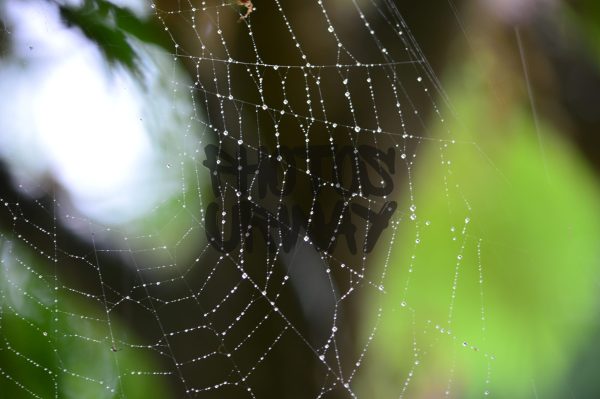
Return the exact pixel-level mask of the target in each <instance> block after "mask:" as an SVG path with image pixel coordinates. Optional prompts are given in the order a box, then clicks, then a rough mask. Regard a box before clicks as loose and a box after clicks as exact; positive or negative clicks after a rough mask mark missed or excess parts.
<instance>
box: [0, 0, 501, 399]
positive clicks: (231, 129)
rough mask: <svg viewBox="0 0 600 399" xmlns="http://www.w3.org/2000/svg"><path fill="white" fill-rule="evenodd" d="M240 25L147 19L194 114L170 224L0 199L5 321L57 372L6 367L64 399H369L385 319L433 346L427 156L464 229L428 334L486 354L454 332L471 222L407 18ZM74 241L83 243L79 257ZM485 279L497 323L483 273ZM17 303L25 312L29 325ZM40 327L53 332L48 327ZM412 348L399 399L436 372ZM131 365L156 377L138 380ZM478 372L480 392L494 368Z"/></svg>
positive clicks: (434, 92) (298, 7)
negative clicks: (444, 303)
mask: <svg viewBox="0 0 600 399" xmlns="http://www.w3.org/2000/svg"><path fill="white" fill-rule="evenodd" d="M242 3H244V2H242ZM242 3H240V4H236V2H230V1H225V2H222V1H201V2H200V1H199V2H188V1H178V2H168V1H164V2H155V3H153V4H152V5H151V9H152V14H153V15H154V16H155V17H156V18H157V19H158V21H160V23H161V26H162V27H163V28H164V30H165V31H166V32H167V34H168V35H169V36H170V38H171V40H172V52H171V54H170V56H171V57H172V63H173V66H174V67H175V66H176V65H184V66H185V67H186V68H187V70H188V71H190V72H191V73H190V74H191V75H192V82H191V83H188V82H181V81H177V80H172V81H171V83H170V84H171V89H172V90H173V92H174V93H176V92H182V91H184V92H189V98H190V101H191V103H192V104H193V107H192V110H191V112H189V115H187V116H186V117H187V118H188V122H186V128H185V130H184V131H181V132H177V134H181V135H185V136H186V140H187V141H186V143H188V144H189V145H186V146H185V147H183V146H182V147H181V148H179V151H178V153H177V154H176V155H175V156H173V159H171V160H169V162H168V163H166V164H165V168H168V169H170V170H171V171H174V172H173V174H172V175H170V176H171V179H172V182H175V183H176V186H177V187H178V188H177V193H176V195H175V202H174V203H175V205H173V202H164V203H161V204H159V205H157V206H156V207H155V208H154V209H153V210H152V211H151V212H150V214H149V215H150V216H149V217H155V216H160V218H162V219H160V220H162V221H164V223H162V224H160V226H158V227H156V226H155V225H153V226H150V227H145V228H142V229H140V230H133V231H132V230H131V229H127V228H126V227H123V226H120V227H119V226H116V227H115V226H105V225H103V224H101V223H98V222H96V221H94V220H93V219H92V218H88V217H85V216H82V215H79V214H77V213H76V212H73V210H72V209H71V207H70V204H69V203H68V201H66V200H65V201H63V200H61V198H63V197H61V196H58V195H56V194H53V195H51V196H50V197H49V199H48V200H43V199H40V200H31V199H27V200H24V198H27V196H23V197H19V196H13V195H11V194H9V193H6V194H4V195H1V197H2V203H3V206H2V211H1V212H2V219H3V226H4V228H5V231H4V232H3V234H2V237H1V238H2V267H3V274H4V276H5V277H4V279H5V281H4V282H3V285H2V287H3V288H2V291H1V292H2V298H3V299H2V301H3V303H4V305H3V306H2V313H1V314H2V319H3V320H4V321H6V320H11V319H13V318H16V319H17V320H20V322H21V323H22V324H23V327H22V328H23V329H27V330H29V331H33V332H34V334H38V335H39V334H42V335H43V336H44V337H48V340H47V346H48V347H49V348H51V350H53V351H54V352H55V355H56V356H55V357H56V359H58V360H56V359H55V360H56V362H55V363H52V365H48V364H45V363H44V362H43V361H42V360H41V358H40V357H39V356H38V355H36V353H35V351H32V350H29V349H28V348H27V347H26V345H24V344H22V343H19V342H17V341H16V340H15V339H14V338H11V336H9V334H7V333H4V334H2V333H0V336H3V339H2V341H3V343H2V346H3V348H2V350H3V351H4V352H5V353H7V356H11V357H13V358H14V359H15V362H19V363H24V364H26V365H27V367H29V368H30V369H31V370H32V371H31V373H32V375H38V374H39V378H41V379H43V380H45V381H49V382H50V383H51V384H52V385H53V391H54V396H55V397H62V393H63V392H64V390H63V388H62V387H63V386H64V385H65V384H68V383H67V382H65V380H69V379H72V380H76V381H77V382H78V384H81V386H82V387H83V388H82V389H83V391H84V392H85V390H86V389H91V388H89V387H97V386H102V387H104V388H106V395H107V397H112V396H116V397H128V396H127V394H126V392H128V390H127V387H128V386H133V385H135V384H144V383H145V381H154V380H157V379H160V380H161V381H163V382H164V383H165V384H166V385H167V386H168V387H169V389H170V390H171V391H172V392H173V393H174V395H175V397H182V396H185V397H219V398H223V397H252V398H265V397H317V398H324V397H357V396H359V394H361V396H365V395H366V396H367V397H368V396H369V393H368V392H361V391H360V386H359V384H357V383H356V381H357V380H360V376H361V372H362V371H363V369H364V368H365V366H364V363H365V361H367V360H368V358H369V354H370V351H369V348H370V345H371V344H372V342H373V341H374V340H376V339H377V337H378V335H377V332H378V325H379V321H380V319H381V317H382V314H383V313H384V312H387V311H398V312H406V314H408V315H409V318H407V319H403V320H412V322H410V321H409V323H412V325H411V327H410V328H412V329H413V330H415V331H416V330H417V329H423V327H422V326H420V325H419V324H418V323H417V321H415V320H416V319H415V314H416V313H417V312H418V311H417V310H415V309H414V308H413V307H411V304H410V302H407V301H408V299H407V298H408V292H409V290H410V288H411V279H410V273H411V272H412V267H413V266H412V261H414V259H415V254H416V253H417V249H418V247H419V245H421V244H422V243H421V231H422V230H423V229H426V228H427V226H429V224H430V223H431V221H428V220H424V219H422V218H421V217H420V216H419V214H418V204H417V201H416V199H415V195H414V169H415V168H417V167H419V162H418V160H419V157H418V156H417V155H418V152H419V151H421V149H422V148H432V147H433V148H439V154H440V160H441V162H440V164H439V165H436V167H438V168H442V169H443V171H444V172H443V174H444V176H446V178H445V180H444V181H443V182H440V183H439V184H444V185H445V186H446V189H445V191H446V195H447V197H448V202H449V203H450V202H451V201H458V202H460V203H461V204H462V206H463V209H464V213H465V217H464V222H463V224H462V225H461V226H457V227H453V228H452V231H451V234H452V236H453V237H454V238H453V239H454V240H455V241H457V242H459V243H460V242H462V243H463V244H462V245H461V246H460V249H459V255H458V260H457V262H456V264H455V267H454V268H453V270H452V276H451V278H450V279H449V280H448V281H446V286H447V287H449V288H450V297H449V303H448V305H449V314H448V320H433V321H431V320H429V324H428V325H427V326H426V327H424V328H425V330H427V331H434V332H436V333H438V334H440V336H441V335H448V336H451V337H452V338H453V339H454V341H457V342H459V343H460V345H459V346H463V345H464V346H465V347H470V348H471V349H476V348H474V347H472V346H471V344H470V343H467V342H464V344H463V339H462V337H456V336H454V335H453V333H452V331H451V326H452V322H453V309H454V306H455V299H456V290H457V283H458V280H459V277H460V273H461V268H460V264H461V262H460V260H461V257H462V252H463V250H464V245H465V244H464V242H465V237H466V236H467V234H468V229H469V218H468V213H469V203H468V201H467V200H466V199H463V198H458V199H457V194H456V193H458V192H460V190H459V187H458V186H456V187H455V182H454V181H451V174H452V168H451V160H449V159H446V158H445V156H446V155H445V154H446V149H447V148H448V146H452V145H460V144H457V143H456V142H455V141H454V140H453V138H452V134H451V132H447V137H437V136H434V135H433V134H431V133H430V132H429V131H428V127H427V126H428V123H426V121H428V120H431V119H434V120H436V121H437V122H439V123H441V124H442V125H443V124H444V123H445V119H444V118H445V116H444V113H445V114H448V115H449V117H452V108H451V104H450V102H449V101H448V99H447V97H446V94H445V93H444V91H443V89H442V87H441V85H440V82H439V81H438V79H437V76H436V74H435V73H434V71H433V70H432V69H431V68H430V66H429V64H428V62H427V60H426V58H425V55H424V54H423V53H422V51H421V49H420V48H419V46H418V44H417V40H416V39H415V37H413V35H412V33H411V30H410V29H409V27H408V26H407V24H406V22H405V20H404V19H403V17H402V15H401V13H400V11H399V9H398V6H397V5H396V4H395V3H394V2H392V1H389V0H386V1H374V0H371V1H358V0H353V1H351V2H340V1H333V0H330V1H322V0H310V1H286V2H284V1H279V0H268V1H259V0H257V1H255V2H254V6H255V9H253V12H252V13H251V14H249V15H248V16H247V17H246V18H244V17H243V16H244V14H245V13H246V10H247V8H246V6H245V5H244V4H242ZM246 4H247V3H246ZM463 145H464V144H463ZM421 167H427V165H425V166H423V165H421ZM24 191H26V190H24ZM434 222H435V221H434ZM6 226H9V227H8V229H6ZM65 226H71V227H65ZM72 226H77V234H75V236H77V237H80V239H81V242H70V238H71V237H73V233H72V231H71V232H70V231H69V228H71V229H72ZM405 226H410V228H405ZM402 234H412V235H414V238H412V240H413V241H414V252H413V253H411V254H404V255H403V259H407V260H408V262H407V263H402V264H400V263H398V262H397V261H396V260H395V258H394V257H393V256H392V248H393V247H394V245H395V243H396V242H397V240H398V236H399V235H402ZM67 237H69V238H67ZM27 248H28V249H29V250H31V251H32V252H33V253H34V254H35V259H34V257H33V256H28V255H27V254H26V249H27ZM82 248H84V249H82ZM90 249H91V250H90ZM123 265H126V268H127V270H123ZM398 268H401V269H402V270H406V271H407V273H408V274H407V277H406V280H405V289H404V296H403V297H398V298H395V299H394V301H395V303H396V304H397V307H396V308H395V309H392V310H390V309H383V308H382V307H377V306H374V307H373V308H365V306H366V305H365V304H366V303H367V304H371V305H372V303H371V302H368V301H366V300H365V298H366V297H368V296H372V295H375V296H385V295H388V294H387V291H386V284H387V283H388V279H387V276H388V275H389V274H390V269H398ZM479 277H480V279H479V281H480V284H481V298H482V305H481V317H482V320H485V316H486V315H485V308H484V306H483V288H482V287H483V285H482V284H483V266H482V264H481V260H479ZM32 281H35V282H32ZM15 295H17V296H19V297H20V298H21V299H19V300H18V301H16V302H15V300H14V299H10V298H11V297H14V296H15ZM19 301H23V302H32V303H34V305H35V306H34V308H35V309H36V310H35V312H34V313H35V314H33V315H32V314H27V311H26V310H25V308H24V307H23V306H21V305H19V303H17V302H19ZM73 303H78V305H77V306H73ZM369 306H370V305H369ZM361 314H367V315H369V317H363V318H361V317H360V315H361ZM45 318H48V319H49V320H50V321H49V325H51V326H53V330H51V331H46V330H44V328H42V327H40V325H42V324H43V322H42V321H41V320H44V319H45ZM365 319H366V320H365ZM65 323H66V324H65ZM366 324H368V325H366ZM65 325H77V327H73V330H75V332H73V331H70V330H69V331H67V330H66V329H65V327H64V326H65ZM88 325H90V326H93V327H89V328H88V327H87V326H88ZM123 325H128V327H129V329H128V330H127V329H124V328H123V327H122V326H123ZM0 331H2V326H1V325H0ZM130 331H133V332H130ZM484 337H485V327H483V329H482V331H481V333H480V336H479V338H481V339H484ZM402 344H403V345H404V344H407V345H408V347H410V348H411V350H410V351H409V352H407V353H406V354H405V356H406V357H407V358H412V359H414V361H413V360H411V362H410V363H411V364H412V366H411V368H409V369H408V370H406V374H405V375H403V377H402V378H401V379H399V380H398V381H397V387H398V389H397V395H398V396H400V397H404V396H405V395H408V396H410V395H409V392H410V388H411V386H412V385H411V382H412V381H413V380H414V379H415V375H418V371H419V369H418V365H419V362H420V361H421V359H422V358H423V357H426V355H427V352H428V348H427V347H422V346H421V344H420V342H419V341H418V340H417V339H416V338H415V339H412V340H411V341H410V342H408V343H406V342H404V343H402ZM70 345H72V347H76V348H82V350H85V348H89V350H90V353H100V352H101V353H102V357H101V359H102V360H99V363H102V362H105V363H107V364H110V366H106V367H104V368H102V367H100V368H90V366H89V365H87V364H81V363H76V362H72V361H71V362H69V360H68V358H69V347H70ZM78 350H79V349H78ZM130 353H131V354H136V355H137V354H139V355H140V356H147V359H152V360H151V361H150V360H148V362H147V363H146V364H145V365H142V366H140V365H136V366H132V365H126V364H124V361H123V360H122V359H123V357H125V356H127V355H128V354H130ZM480 355H481V357H482V359H483V358H485V359H484V362H483V363H482V364H484V365H485V366H483V367H486V368H487V371H486V375H487V377H486V378H487V380H486V382H489V379H490V378H491V368H490V367H491V366H490V362H489V361H488V360H487V359H488V354H485V353H481V354H480ZM120 359H121V360H120ZM0 374H1V375H2V377H3V378H4V383H6V384H14V385H16V386H17V387H18V388H19V389H20V390H21V391H22V392H23V395H24V397H29V396H31V397H45V396H44V394H43V393H40V391H39V390H38V387H37V385H36V383H35V381H34V380H33V379H32V377H30V376H23V375H15V374H13V373H12V372H11V370H10V369H6V370H5V369H3V370H0ZM449 375H450V376H449V377H448V378H447V381H446V385H447V387H448V388H447V394H448V395H449V394H450V387H451V385H452V370H450V373H449ZM486 394H487V391H486ZM132 397H135V395H133V396H132Z"/></svg>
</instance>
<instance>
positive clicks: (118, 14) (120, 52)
mask: <svg viewBox="0 0 600 399" xmlns="http://www.w3.org/2000/svg"><path fill="white" fill-rule="evenodd" d="M60 14H61V16H62V18H63V19H64V21H65V23H66V24H67V25H69V26H74V27H77V28H79V29H81V31H82V32H83V34H84V35H85V36H86V37H87V38H88V39H90V40H91V41H93V42H94V43H96V44H97V45H98V47H99V48H100V50H101V51H102V53H103V54H104V56H105V57H106V59H107V60H108V61H109V62H111V63H119V64H122V65H124V66H126V67H127V68H129V69H131V70H133V71H137V70H138V65H137V62H138V58H137V56H136V53H135V50H134V48H133V47H132V45H131V43H130V38H131V37H133V38H136V39H138V40H140V41H142V42H144V43H147V44H154V45H157V46H160V47H163V48H167V46H168V45H169V41H168V37H167V36H166V35H164V32H163V31H162V30H160V29H158V27H157V26H156V24H155V21H154V20H141V19H140V18H138V17H137V16H136V15H135V14H134V13H133V12H131V11H130V10H129V9H127V8H122V7H118V6H116V5H114V4H112V3H110V2H109V1H107V0H86V1H85V2H84V4H83V6H80V7H74V6H60Z"/></svg>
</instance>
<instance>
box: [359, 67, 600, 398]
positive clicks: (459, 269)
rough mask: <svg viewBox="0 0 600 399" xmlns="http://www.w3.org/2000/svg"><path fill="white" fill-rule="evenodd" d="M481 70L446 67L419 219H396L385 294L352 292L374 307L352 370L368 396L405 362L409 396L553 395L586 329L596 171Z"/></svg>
mask: <svg viewBox="0 0 600 399" xmlns="http://www.w3.org/2000/svg"><path fill="white" fill-rule="evenodd" d="M491 59H492V60H493V57H492V58H491ZM490 64H492V65H493V62H491V63H490ZM485 73H486V72H485V71H483V70H482V68H480V66H477V67H475V66H474V65H472V64H469V63H467V64H466V65H464V66H463V69H462V70H461V74H460V75H455V76H452V77H451V79H449V80H448V82H449V83H450V84H449V85H447V87H449V93H450V98H452V99H454V101H453V105H454V107H455V109H456V113H457V115H458V118H457V120H454V121H452V122H446V123H439V126H438V127H437V131H438V137H443V136H444V134H445V132H446V131H447V130H449V131H451V132H452V136H453V137H454V138H456V140H457V142H456V143H455V144H451V143H450V142H447V143H446V144H442V145H439V146H436V145H431V144H427V145H426V147H425V149H424V150H423V151H422V152H420V153H419V155H418V158H419V165H426V166H427V167H426V168H424V169H419V168H418V169H417V171H416V172H417V175H416V177H415V181H414V196H415V200H414V203H416V204H418V209H417V210H416V214H417V219H416V220H415V221H411V220H409V218H408V217H406V218H405V219H404V220H403V221H402V222H401V224H400V227H399V230H398V232H397V234H396V242H395V244H394V248H393V252H392V255H391V260H390V262H389V264H388V266H387V267H388V277H387V279H386V284H385V294H382V293H378V294H377V295H373V296H372V297H371V300H370V301H367V302H366V303H365V305H364V306H365V309H373V308H375V309H376V308H377V307H379V306H381V308H382V310H383V313H382V317H381V318H380V321H379V329H378V334H377V338H376V340H375V341H374V342H373V344H372V346H371V350H372V352H370V353H369V355H368V356H367V359H366V362H365V363H366V368H365V369H364V374H363V375H362V379H361V380H360V382H361V386H362V387H363V390H364V392H375V394H374V395H373V394H370V395H367V396H371V397H397V396H398V394H399V393H400V389H398V386H399V383H401V382H402V381H404V380H405V379H406V378H408V376H409V373H410V372H411V371H412V372H413V374H414V376H413V377H412V379H411V383H410V385H409V391H408V393H407V394H406V397H410V398H424V397H442V396H443V394H444V392H445V391H446V389H450V390H451V392H452V393H453V394H452V396H453V397H461V398H471V397H473V398H474V397H482V396H484V392H485V391H486V390H489V392H490V393H491V397H499V398H530V397H535V395H539V397H543V398H553V397H556V398H558V397H563V396H562V394H563V393H564V391H562V390H560V388H562V386H561V385H562V384H565V383H566V381H565V379H566V376H567V375H568V371H569V369H570V368H571V367H572V364H573V362H574V358H575V356H576V355H577V354H578V352H580V351H581V350H582V347H584V345H585V343H586V342H588V340H589V339H590V337H591V333H592V330H591V327H592V326H593V325H592V321H593V320H594V316H595V312H596V311H597V305H596V302H597V281H598V275H599V270H598V267H597V265H598V260H599V259H600V247H599V246H598V243H597V237H600V211H599V208H598V206H597V204H598V203H600V192H599V190H598V187H597V183H596V180H595V178H594V176H593V175H592V173H591V171H590V169H589V167H588V166H587V165H586V164H585V163H584V162H583V161H582V158H581V156H580V155H579V154H578V153H577V152H576V151H575V150H574V149H573V148H572V147H571V145H570V144H569V143H568V142H566V141H565V140H564V139H562V138H560V136H559V135H557V134H556V132H555V131H553V129H552V128H550V127H549V126H547V125H546V124H544V123H543V122H542V123H541V127H540V131H539V132H538V131H537V130H536V126H535V124H534V120H533V116H532V115H531V109H530V106H529V103H528V101H527V97H526V95H520V96H517V97H516V98H509V99H508V101H506V99H505V101H497V98H495V97H493V96H488V97H486V95H484V94H483V93H485V92H486V90H487V84H486V75H485ZM511 79H513V80H511V81H515V80H514V79H517V77H513V78H511ZM482 99H485V100H482ZM440 160H442V161H443V164H441V163H440ZM447 161H450V162H451V163H450V164H448V163H447ZM432 165H438V166H437V167H432ZM409 205H410V204H407V205H405V208H408V207H409ZM426 221H429V222H430V223H426ZM467 221H468V222H467ZM417 239H418V240H419V243H418V244H417V243H416V240H417ZM413 255H414V259H412V256H413ZM383 256H384V255H382V257H381V258H380V262H379V263H380V264H383V263H384V258H383ZM411 265H412V272H410V271H409V268H410V267H411ZM379 272H380V271H377V272H376V274H377V273H379ZM480 278H482V280H481V282H480ZM455 282H456V287H455V289H453V286H454V283H455ZM402 301H406V302H405V303H406V306H402V305H401V302H402ZM375 316H376V315H374V314H373V313H372V312H371V313H369V314H365V317H366V318H368V319H372V318H374V317H375ZM365 325H372V323H365ZM364 333H365V334H368V333H370V331H365V332H364ZM415 347H416V348H418V349H417V351H416V352H415V350H414V348H415ZM416 360H417V361H418V362H419V364H418V365H415V361H416ZM488 370H489V371H488ZM488 373H489V375H488ZM488 379H489V383H486V380H488ZM449 381H451V383H449ZM449 387H450V388H449Z"/></svg>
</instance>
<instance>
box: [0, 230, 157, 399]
mask: <svg viewBox="0 0 600 399" xmlns="http://www.w3.org/2000/svg"><path fill="white" fill-rule="evenodd" d="M0 238H1V236H0ZM0 251H1V258H0V262H1V263H0V268H1V272H2V279H0V337H1V339H0V393H1V395H2V397H3V398H23V397H38V398H39V397H41V398H51V397H60V398H77V399H79V398H94V399H96V398H107V399H108V398H121V397H127V398H167V397H168V393H167V390H166V389H165V387H164V381H162V380H161V378H160V377H157V376H156V375H154V374H153V372H154V371H156V370H159V369H160V368H159V366H157V365H156V364H155V363H154V361H153V359H151V358H150V357H149V356H148V353H147V351H144V350H142V349H141V348H140V349H136V345H131V344H130V345H128V346H127V347H125V348H123V347H121V343H120V342H119V341H116V344H113V343H112V342H111V338H110V337H111V335H112V336H114V337H123V336H127V337H128V342H134V341H135V337H132V336H131V334H130V333H129V332H127V331H126V330H125V329H124V328H123V327H122V326H120V323H119V322H118V320H116V319H115V318H114V317H112V319H111V323H110V326H111V330H112V331H111V330H109V324H108V323H107V320H106V317H107V315H106V310H105V309H104V308H103V307H101V306H99V304H98V302H97V301H94V300H93V297H90V296H89V295H85V294H81V293H79V294H77V293H76V292H75V293H74V292H72V291H70V290H63V289H62V288H61V286H60V283H59V282H55V280H54V276H53V275H52V274H48V270H52V269H53V267H54V264H53V263H49V262H44V261H42V260H41V259H39V258H38V257H35V256H32V255H31V254H30V253H29V251H28V250H27V249H25V248H23V247H21V246H20V245H18V244H15V243H14V242H12V241H10V240H6V239H0ZM44 263H46V264H44ZM41 265H44V266H46V268H42V267H39V266H41ZM55 284H57V286H58V287H59V288H58V289H55V288H54V287H55ZM67 291H69V292H67ZM74 298H77V300H74ZM55 301H56V302H55ZM113 345H114V346H115V347H113ZM121 349H122V350H121ZM151 371H152V372H151ZM145 372H148V374H145Z"/></svg>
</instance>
